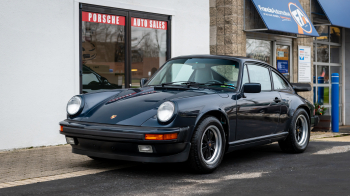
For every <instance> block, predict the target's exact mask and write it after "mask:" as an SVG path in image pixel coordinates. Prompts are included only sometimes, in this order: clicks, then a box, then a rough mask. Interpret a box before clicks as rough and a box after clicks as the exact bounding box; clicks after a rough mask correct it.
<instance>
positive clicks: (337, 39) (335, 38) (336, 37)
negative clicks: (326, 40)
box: [330, 27, 341, 43]
mask: <svg viewBox="0 0 350 196" xmlns="http://www.w3.org/2000/svg"><path fill="white" fill-rule="evenodd" d="M330 37H331V40H330V41H331V42H334V43H341V28H339V27H331V32H330Z"/></svg>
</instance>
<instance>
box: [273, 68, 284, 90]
mask: <svg viewBox="0 0 350 196" xmlns="http://www.w3.org/2000/svg"><path fill="white" fill-rule="evenodd" d="M272 78H273V86H274V89H275V90H279V89H287V88H288V84H287V82H286V81H284V80H283V78H281V77H280V76H279V75H277V74H276V73H275V72H272Z"/></svg>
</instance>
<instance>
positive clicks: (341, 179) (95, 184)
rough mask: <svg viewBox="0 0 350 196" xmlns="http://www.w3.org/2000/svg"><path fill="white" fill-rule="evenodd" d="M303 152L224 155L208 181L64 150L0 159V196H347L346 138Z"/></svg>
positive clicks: (178, 169)
mask: <svg viewBox="0 0 350 196" xmlns="http://www.w3.org/2000/svg"><path fill="white" fill-rule="evenodd" d="M324 136H328V137H330V136H331V135H329V134H328V135H324V134H323V135H320V134H313V140H312V141H311V142H310V144H309V147H308V149H307V151H306V152H305V153H302V154H285V153H283V152H281V150H280V149H279V147H278V144H277V143H273V144H270V145H265V146H261V147H256V148H251V149H247V150H241V151H236V152H233V153H229V154H226V155H225V158H224V160H223V162H222V164H221V166H220V167H219V169H218V170H216V171H215V172H214V173H212V174H207V175H198V174H194V173H192V172H191V171H189V170H188V169H187V167H186V164H142V163H133V162H124V161H102V162H101V161H93V160H91V159H90V158H88V157H85V156H80V155H74V154H72V153H70V146H68V145H63V146H55V147H43V148H34V149H26V150H17V151H12V152H1V153H0V156H1V159H0V164H1V170H0V174H1V175H0V188H1V189H0V195H98V194H100V195H195V194H200V195H204V194H205V195H227V194H240V195H252V194H259V195H281V194H283V195H292V194H302V195H330V194H332V195H349V193H350V188H349V181H350V177H349V176H350V164H349V163H350V156H349V155H350V136H345V137H332V138H326V139H317V138H322V137H324Z"/></svg>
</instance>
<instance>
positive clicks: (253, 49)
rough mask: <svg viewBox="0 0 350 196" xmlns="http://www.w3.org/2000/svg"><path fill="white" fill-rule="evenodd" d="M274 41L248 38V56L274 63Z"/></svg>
mask: <svg viewBox="0 0 350 196" xmlns="http://www.w3.org/2000/svg"><path fill="white" fill-rule="evenodd" d="M271 44H272V42H271V41H264V40H258V39H247V42H246V51H247V57H248V58H253V59H257V60H261V61H264V62H266V63H268V64H270V65H271V64H272V53H271V51H272V47H271Z"/></svg>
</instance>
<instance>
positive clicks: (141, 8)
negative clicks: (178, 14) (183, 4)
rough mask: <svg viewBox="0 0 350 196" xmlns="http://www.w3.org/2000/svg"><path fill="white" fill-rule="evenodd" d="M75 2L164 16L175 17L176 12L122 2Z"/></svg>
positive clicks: (86, 0) (81, 0) (99, 0)
mask: <svg viewBox="0 0 350 196" xmlns="http://www.w3.org/2000/svg"><path fill="white" fill-rule="evenodd" d="M74 2H77V3H78V4H79V3H86V4H93V5H100V6H107V7H115V8H121V9H128V10H136V11H144V12H151V13H157V14H164V15H175V10H173V9H164V8H158V7H157V6H153V7H149V6H142V5H139V4H136V3H135V4H134V3H120V2H115V1H109V0H74Z"/></svg>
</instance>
